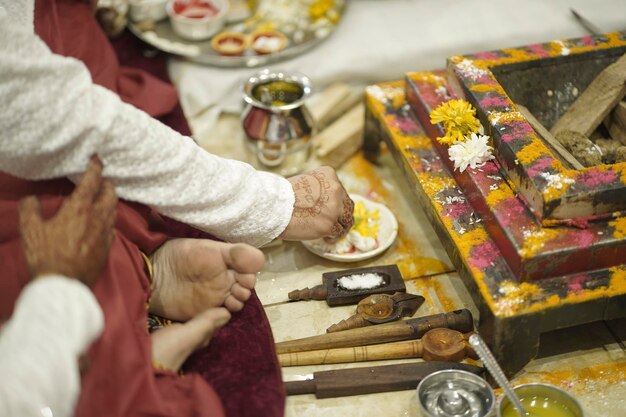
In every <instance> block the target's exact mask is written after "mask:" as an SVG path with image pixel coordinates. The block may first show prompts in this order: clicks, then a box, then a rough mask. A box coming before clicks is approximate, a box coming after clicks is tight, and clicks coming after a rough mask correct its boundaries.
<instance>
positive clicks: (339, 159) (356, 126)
mask: <svg viewBox="0 0 626 417" xmlns="http://www.w3.org/2000/svg"><path fill="white" fill-rule="evenodd" d="M364 125H365V106H364V105H363V104H362V103H359V104H358V105H357V106H356V107H354V108H353V109H351V110H350V111H349V112H348V113H346V114H344V115H343V116H341V117H340V118H339V119H337V120H336V121H335V122H333V123H332V124H331V125H330V126H328V127H327V128H326V129H324V130H322V131H321V132H320V133H319V134H318V135H316V136H314V137H313V148H315V154H316V155H317V158H318V159H319V160H320V161H322V162H323V163H324V164H326V165H330V166H332V167H333V168H338V167H339V166H340V165H341V164H342V163H344V162H345V161H346V160H347V159H348V158H349V157H350V156H352V155H353V154H354V153H355V152H357V151H358V150H359V148H361V146H362V145H363V128H364Z"/></svg>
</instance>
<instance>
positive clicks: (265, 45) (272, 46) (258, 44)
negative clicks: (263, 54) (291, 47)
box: [253, 36, 283, 52]
mask: <svg viewBox="0 0 626 417" xmlns="http://www.w3.org/2000/svg"><path fill="white" fill-rule="evenodd" d="M282 44H283V43H282V41H281V40H280V39H278V38H273V37H270V36H260V37H258V38H257V39H256V40H255V41H254V44H253V46H254V48H255V49H261V50H263V51H272V52H273V51H278V50H279V49H280V47H281V46H282Z"/></svg>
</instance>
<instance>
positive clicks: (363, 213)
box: [350, 201, 380, 239]
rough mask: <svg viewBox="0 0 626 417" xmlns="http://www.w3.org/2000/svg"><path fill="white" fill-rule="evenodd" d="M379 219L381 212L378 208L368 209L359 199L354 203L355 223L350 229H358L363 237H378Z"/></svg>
mask: <svg viewBox="0 0 626 417" xmlns="http://www.w3.org/2000/svg"><path fill="white" fill-rule="evenodd" d="M379 220H380V213H379V211H378V210H368V209H367V208H366V207H365V204H364V203H363V202H362V201H357V202H356V203H355V204H354V225H353V226H352V228H351V229H350V230H354V231H356V232H357V233H358V234H360V235H361V236H363V237H371V238H373V239H376V238H377V236H378V221H379Z"/></svg>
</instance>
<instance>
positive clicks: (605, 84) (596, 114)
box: [550, 54, 626, 137]
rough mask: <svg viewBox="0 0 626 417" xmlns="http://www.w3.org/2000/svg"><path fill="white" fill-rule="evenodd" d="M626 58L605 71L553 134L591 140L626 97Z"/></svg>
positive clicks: (570, 109)
mask: <svg viewBox="0 0 626 417" xmlns="http://www.w3.org/2000/svg"><path fill="white" fill-rule="evenodd" d="M625 81H626V54H625V55H623V56H622V57H621V58H620V59H618V60H617V61H616V62H615V63H613V64H611V65H609V66H608V67H606V68H605V69H604V70H603V71H602V72H601V73H600V74H599V75H598V76H597V77H596V78H595V79H594V80H593V81H592V82H591V84H590V85H589V87H587V89H585V91H584V92H583V93H582V94H581V95H580V96H579V97H578V99H576V101H575V102H574V103H573V104H572V105H571V106H570V108H569V109H567V111H566V112H565V113H564V114H563V115H562V116H561V118H560V119H559V120H558V121H557V122H556V123H555V124H554V126H552V129H550V132H551V133H552V134H553V135H554V136H556V135H557V133H559V132H560V131H562V130H571V131H574V132H578V133H582V134H583V135H585V136H587V137H589V136H591V134H592V133H593V131H594V130H595V129H596V128H597V127H598V125H600V123H602V121H603V120H604V118H605V117H606V116H607V115H608V114H609V113H610V112H611V110H613V108H614V107H615V106H616V105H617V103H619V102H620V101H621V100H622V98H624V95H625V94H626V86H625V85H624V82H625Z"/></svg>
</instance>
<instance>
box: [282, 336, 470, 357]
mask: <svg viewBox="0 0 626 417" xmlns="http://www.w3.org/2000/svg"><path fill="white" fill-rule="evenodd" d="M465 340H466V337H465V336H463V334H462V333H461V332H458V331H456V330H450V329H446V328H440V329H432V330H429V331H428V332H427V333H426V334H425V335H424V337H423V338H422V339H421V340H415V341H410V342H397V343H385V344H380V345H371V346H357V347H349V348H338V349H320V350H311V351H307V352H293V353H281V354H279V355H278V361H279V362H280V365H281V366H302V365H323V364H329V363H345V362H365V361H378V360H388V359H407V358H422V357H423V358H424V360H428V361H433V360H441V361H451V362H459V361H461V360H463V359H464V358H465V356H466V354H467V347H468V346H467V343H466V342H465Z"/></svg>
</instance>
